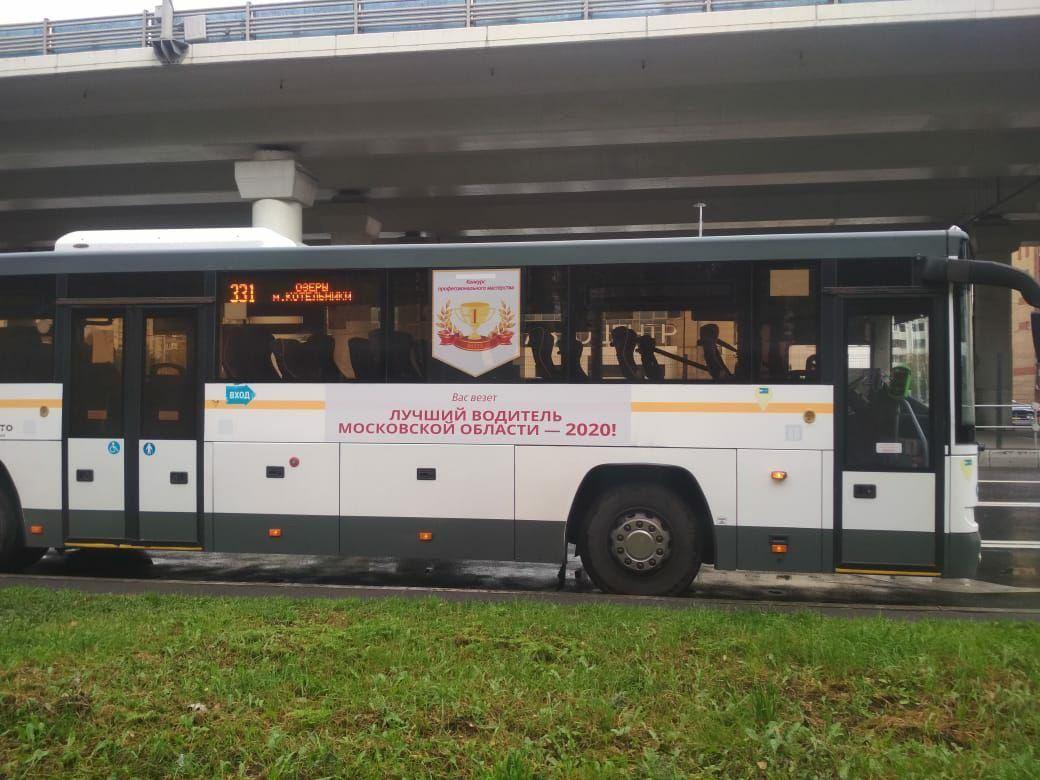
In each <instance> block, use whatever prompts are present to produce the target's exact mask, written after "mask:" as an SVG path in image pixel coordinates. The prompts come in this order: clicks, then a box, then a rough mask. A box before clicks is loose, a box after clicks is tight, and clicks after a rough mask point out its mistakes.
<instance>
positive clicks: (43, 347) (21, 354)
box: [0, 276, 54, 382]
mask: <svg viewBox="0 0 1040 780" xmlns="http://www.w3.org/2000/svg"><path fill="white" fill-rule="evenodd" d="M0 356H2V359H0V382H46V381H49V380H52V379H53V378H54V278H53V277H50V276H16V277H7V278H5V279H4V282H3V285H0Z"/></svg>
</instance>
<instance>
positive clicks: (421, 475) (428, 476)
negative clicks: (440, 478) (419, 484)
mask: <svg viewBox="0 0 1040 780" xmlns="http://www.w3.org/2000/svg"><path fill="white" fill-rule="evenodd" d="M415 478H416V479H418V480H420V481H433V480H435V479H437V469H423V468H419V469H416V470H415Z"/></svg>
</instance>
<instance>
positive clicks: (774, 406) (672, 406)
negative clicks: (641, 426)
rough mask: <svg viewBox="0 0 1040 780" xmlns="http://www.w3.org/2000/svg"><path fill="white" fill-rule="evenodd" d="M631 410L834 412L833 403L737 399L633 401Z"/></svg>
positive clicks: (718, 412) (759, 412)
mask: <svg viewBox="0 0 1040 780" xmlns="http://www.w3.org/2000/svg"><path fill="white" fill-rule="evenodd" d="M632 411H633V412H712V413H715V414H761V413H763V412H765V413H766V414H802V413H803V412H815V413H816V414H834V404H826V403H809V404H801V403H794V402H790V401H773V402H772V403H769V404H766V405H765V406H762V405H760V404H757V403H743V402H738V401H633V402H632Z"/></svg>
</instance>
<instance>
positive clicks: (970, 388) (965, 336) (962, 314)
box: [954, 285, 975, 444]
mask: <svg viewBox="0 0 1040 780" xmlns="http://www.w3.org/2000/svg"><path fill="white" fill-rule="evenodd" d="M973 307H974V302H973V292H972V288H971V287H970V286H969V285H957V286H956V287H955V288H954V337H955V338H956V344H957V346H956V349H957V355H956V364H955V371H956V379H957V399H956V404H957V407H956V408H957V442H958V443H960V444H969V443H974V442H975V342H974V335H973V328H972V313H973Z"/></svg>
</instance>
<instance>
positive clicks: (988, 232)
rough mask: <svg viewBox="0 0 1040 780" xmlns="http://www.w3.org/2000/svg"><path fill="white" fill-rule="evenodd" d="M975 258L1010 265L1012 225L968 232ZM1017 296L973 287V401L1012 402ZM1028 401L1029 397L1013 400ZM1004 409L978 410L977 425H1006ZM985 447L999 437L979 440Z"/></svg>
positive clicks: (1014, 238)
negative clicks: (1014, 302) (1013, 305)
mask: <svg viewBox="0 0 1040 780" xmlns="http://www.w3.org/2000/svg"><path fill="white" fill-rule="evenodd" d="M971 238H972V243H973V244H974V246H975V255H976V256H977V257H979V258H980V259H983V260H996V261H998V262H1002V263H1007V264H1009V265H1010V264H1011V256H1012V255H1013V254H1014V253H1015V251H1017V250H1018V247H1019V245H1020V244H1021V243H1022V236H1021V234H1020V232H1019V231H1018V230H1017V229H1016V228H1015V227H1014V226H1006V225H976V226H975V227H974V228H972V230H971ZM1012 295H1015V296H1017V295H1018V293H1016V292H1012V291H1010V290H1007V289H1005V288H1003V287H990V286H987V285H978V286H976V287H975V394H976V398H975V402H976V403H980V404H1010V403H1011V400H1012V392H1011V391H1012V350H1011V328H1012V323H1011V296H1012ZM1015 400H1024V401H1027V402H1028V401H1031V400H1032V398H1025V399H1015ZM1009 415H1010V412H1009V410H1007V409H1003V410H1001V409H980V410H979V414H978V420H977V422H978V424H979V425H1001V424H1004V425H1007V424H1008V422H1007V421H1008V419H1009ZM983 438H984V440H985V441H986V442H987V444H988V445H989V446H993V444H994V441H995V442H996V443H997V444H998V446H999V444H1000V442H1002V440H1003V438H1004V437H1003V435H996V434H993V435H992V436H991V437H983Z"/></svg>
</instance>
